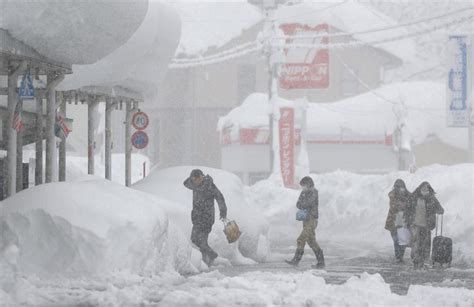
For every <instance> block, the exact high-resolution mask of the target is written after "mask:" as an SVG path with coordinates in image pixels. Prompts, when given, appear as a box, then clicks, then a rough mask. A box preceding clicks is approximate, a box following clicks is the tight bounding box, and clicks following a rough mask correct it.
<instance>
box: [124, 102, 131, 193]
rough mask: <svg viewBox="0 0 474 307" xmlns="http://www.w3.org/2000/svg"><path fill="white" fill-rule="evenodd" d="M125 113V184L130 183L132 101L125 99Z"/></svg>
mask: <svg viewBox="0 0 474 307" xmlns="http://www.w3.org/2000/svg"><path fill="white" fill-rule="evenodd" d="M126 105H127V106H126V113H125V186H127V187H129V186H131V185H132V140H131V134H132V127H131V122H132V102H131V101H129V100H127V102H126Z"/></svg>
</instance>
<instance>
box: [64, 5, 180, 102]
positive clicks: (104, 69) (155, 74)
mask: <svg viewBox="0 0 474 307" xmlns="http://www.w3.org/2000/svg"><path fill="white" fill-rule="evenodd" d="M179 36H180V22H179V16H178V14H177V13H176V11H175V10H174V9H173V8H171V7H170V6H168V5H167V4H165V3H162V2H155V1H152V2H150V4H149V8H148V12H147V15H146V17H145V19H144V21H143V23H142V24H141V25H140V27H139V28H138V30H137V31H136V32H135V33H134V34H133V35H132V36H131V38H130V39H129V40H128V41H127V42H126V43H125V44H123V45H122V46H120V47H119V48H117V49H116V50H114V51H113V52H112V53H110V54H109V55H107V56H105V57H104V58H102V59H101V60H99V61H98V62H96V63H94V64H90V65H73V74H72V75H69V76H67V77H66V78H65V80H64V81H63V82H62V83H61V84H60V85H59V87H58V88H59V89H60V90H70V89H79V88H84V87H88V86H96V87H105V88H107V87H108V88H113V87H117V86H118V87H123V88H126V89H128V90H131V91H135V92H137V93H140V94H141V95H143V96H145V97H150V96H153V95H154V93H155V91H156V89H157V86H158V83H159V82H161V80H162V78H163V76H164V74H165V73H166V71H167V69H168V64H169V61H170V59H171V58H172V56H173V55H174V52H175V50H176V47H177V45H178V42H179Z"/></svg>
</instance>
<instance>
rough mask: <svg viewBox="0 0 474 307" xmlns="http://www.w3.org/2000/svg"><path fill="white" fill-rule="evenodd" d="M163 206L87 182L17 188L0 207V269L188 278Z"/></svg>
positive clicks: (185, 253) (186, 258) (185, 257)
mask: <svg viewBox="0 0 474 307" xmlns="http://www.w3.org/2000/svg"><path fill="white" fill-rule="evenodd" d="M167 203H168V201H166V200H163V199H158V198H157V197H154V196H152V195H148V194H145V193H141V192H139V191H135V190H132V189H129V188H125V187H123V186H121V185H118V184H115V183H111V182H108V181H105V180H101V179H96V178H94V177H90V178H85V179H83V181H79V182H67V183H54V184H44V185H40V186H37V187H34V188H31V189H28V190H25V191H23V192H21V193H18V194H16V195H15V196H13V197H11V198H8V199H7V200H5V201H4V202H3V203H2V204H1V207H0V208H1V215H0V228H1V231H0V233H1V236H0V259H1V261H0V264H1V265H0V268H1V269H2V270H4V271H8V272H11V273H10V276H13V277H14V276H16V274H17V273H18V274H25V275H38V276H47V277H51V276H56V275H58V276H73V277H77V276H82V275H86V276H94V275H103V274H106V273H110V272H114V271H117V270H126V271H129V272H135V273H140V274H152V273H158V272H163V271H171V272H172V271H178V272H184V273H186V272H194V271H195V268H194V267H193V266H192V265H191V264H190V258H191V248H190V245H189V243H188V241H187V239H186V238H185V237H184V235H183V233H182V232H181V231H180V230H179V229H178V228H177V227H176V226H175V225H173V224H172V223H170V222H169V220H168V218H167V216H166V214H165V213H164V211H163V210H162V209H161V208H162V207H164V206H167V207H171V206H173V205H171V204H167ZM2 276H3V274H2ZM12 282H14V280H13V281H12V279H11V278H10V279H5V280H3V281H2V283H3V288H4V289H5V287H6V288H8V285H9V284H11V283H12Z"/></svg>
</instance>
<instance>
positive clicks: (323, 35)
mask: <svg viewBox="0 0 474 307" xmlns="http://www.w3.org/2000/svg"><path fill="white" fill-rule="evenodd" d="M473 9H474V7H469V8H464V9H459V10H455V11H451V12H449V13H446V14H442V15H437V16H433V17H429V18H424V19H419V20H416V21H411V22H407V23H403V24H397V25H393V26H389V27H381V28H375V29H370V30H364V31H359V32H344V33H335V34H317V35H307V36H303V35H302V36H283V37H275V38H274V39H313V38H323V37H324V38H326V37H327V38H329V39H331V38H334V37H341V36H354V35H361V34H369V33H374V32H382V31H387V30H393V29H398V28H404V27H409V26H413V25H417V24H420V23H426V22H429V21H433V20H437V19H442V18H445V17H448V16H452V15H456V14H458V13H461V12H466V11H469V10H473Z"/></svg>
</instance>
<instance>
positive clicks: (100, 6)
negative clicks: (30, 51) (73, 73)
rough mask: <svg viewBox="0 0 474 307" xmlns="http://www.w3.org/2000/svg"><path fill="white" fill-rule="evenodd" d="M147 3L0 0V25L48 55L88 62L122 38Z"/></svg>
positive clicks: (138, 21) (138, 0)
mask: <svg viewBox="0 0 474 307" xmlns="http://www.w3.org/2000/svg"><path fill="white" fill-rule="evenodd" d="M147 9H148V0H134V1H110V0H95V1H75V0H61V1H51V0H35V1H29V0H0V12H1V13H0V16H1V18H0V28H2V29H5V30H7V31H8V32H9V33H10V34H11V35H12V36H13V37H14V38H16V39H18V40H20V41H22V42H24V43H25V44H27V45H29V46H31V47H32V48H34V49H35V50H36V51H38V52H39V53H40V54H42V55H44V56H46V57H48V58H51V59H54V60H56V61H59V62H64V63H67V64H90V63H94V62H96V61H97V60H99V59H100V58H102V57H104V56H105V55H107V54H109V53H110V52H112V51H113V50H115V49H116V48H117V47H119V46H120V45H122V44H123V43H125V42H126V41H127V40H128V39H129V38H130V36H131V35H132V34H133V33H134V32H135V31H136V29H137V28H138V27H139V26H140V24H141V23H142V21H143V19H144V17H145V15H146V12H147ZM99 42H100V43H99Z"/></svg>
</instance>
